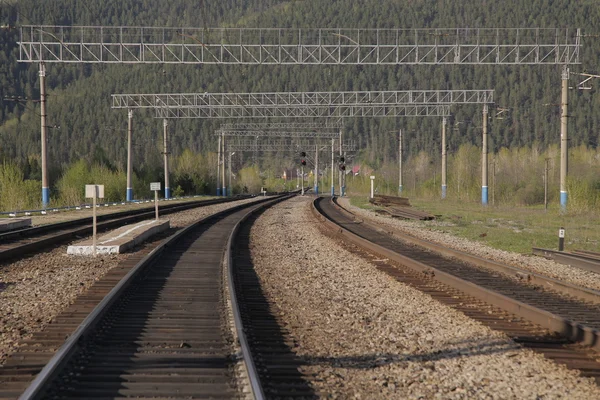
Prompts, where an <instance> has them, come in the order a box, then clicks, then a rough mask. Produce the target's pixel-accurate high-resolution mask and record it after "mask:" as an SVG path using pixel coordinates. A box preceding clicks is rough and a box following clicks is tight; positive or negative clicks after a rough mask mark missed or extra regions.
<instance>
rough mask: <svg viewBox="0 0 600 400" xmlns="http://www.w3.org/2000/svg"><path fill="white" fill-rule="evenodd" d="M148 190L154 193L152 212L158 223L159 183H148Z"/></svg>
mask: <svg viewBox="0 0 600 400" xmlns="http://www.w3.org/2000/svg"><path fill="white" fill-rule="evenodd" d="M150 190H152V191H153V192H154V211H155V213H156V220H157V221H158V192H160V182H150Z"/></svg>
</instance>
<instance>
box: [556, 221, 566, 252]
mask: <svg viewBox="0 0 600 400" xmlns="http://www.w3.org/2000/svg"><path fill="white" fill-rule="evenodd" d="M564 249H565V228H563V227H562V226H561V227H560V228H559V229H558V251H563V250H564Z"/></svg>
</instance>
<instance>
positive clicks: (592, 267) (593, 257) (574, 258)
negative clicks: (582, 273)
mask: <svg viewBox="0 0 600 400" xmlns="http://www.w3.org/2000/svg"><path fill="white" fill-rule="evenodd" d="M532 252H533V254H535V255H538V256H542V257H545V258H547V259H550V260H554V261H556V262H557V263H560V264H565V265H570V266H572V267H576V268H579V269H583V270H586V271H591V272H595V273H597V274H600V254H598V253H594V252H589V251H583V250H576V251H572V252H566V251H558V250H551V249H542V248H539V247H533V248H532Z"/></svg>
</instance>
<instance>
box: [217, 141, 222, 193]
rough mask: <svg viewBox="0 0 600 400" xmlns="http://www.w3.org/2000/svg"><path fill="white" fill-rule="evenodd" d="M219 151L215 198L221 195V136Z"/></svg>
mask: <svg viewBox="0 0 600 400" xmlns="http://www.w3.org/2000/svg"><path fill="white" fill-rule="evenodd" d="M218 146H219V150H217V196H220V195H221V135H219V144H218Z"/></svg>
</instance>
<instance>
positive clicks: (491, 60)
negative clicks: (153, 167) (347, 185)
mask: <svg viewBox="0 0 600 400" xmlns="http://www.w3.org/2000/svg"><path fill="white" fill-rule="evenodd" d="M20 30H21V32H20V40H19V42H18V44H19V61H22V62H41V61H44V62H63V63H65V62H70V63H136V64H137V63H160V64H351V65H356V64H391V65H399V64H578V63H579V62H580V61H579V53H580V47H581V31H580V29H563V28H560V29H558V28H557V29H555V28H548V29H544V28H450V29H445V28H440V29H340V28H330V29H328V28H322V29H282V28H272V29H262V28H260V29H259V28H257V29H254V28H217V29H202V28H156V27H130V26H116V27H108V26H55V25H36V26H23V27H21V28H20Z"/></svg>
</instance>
